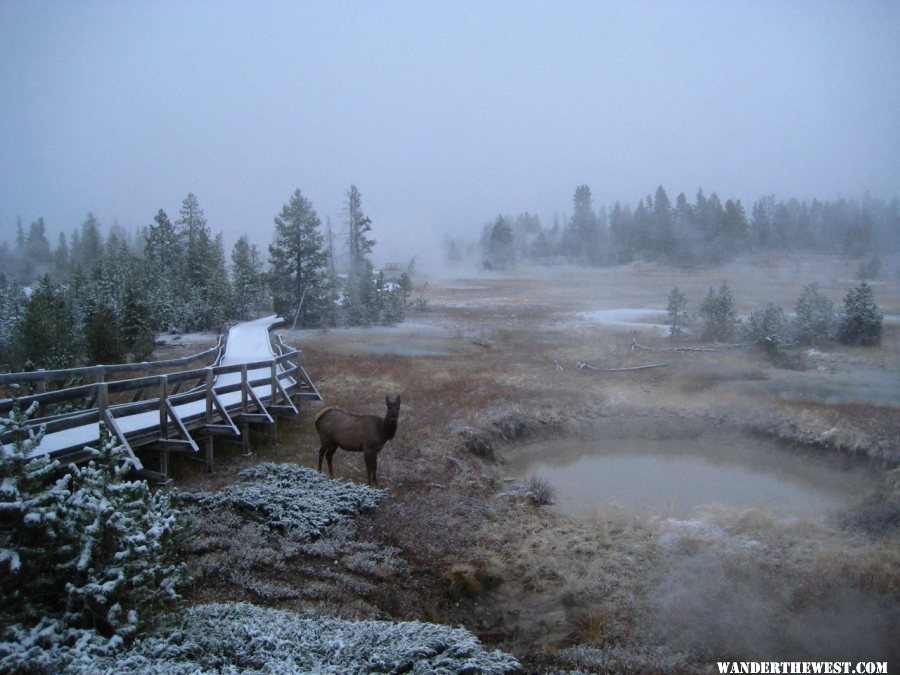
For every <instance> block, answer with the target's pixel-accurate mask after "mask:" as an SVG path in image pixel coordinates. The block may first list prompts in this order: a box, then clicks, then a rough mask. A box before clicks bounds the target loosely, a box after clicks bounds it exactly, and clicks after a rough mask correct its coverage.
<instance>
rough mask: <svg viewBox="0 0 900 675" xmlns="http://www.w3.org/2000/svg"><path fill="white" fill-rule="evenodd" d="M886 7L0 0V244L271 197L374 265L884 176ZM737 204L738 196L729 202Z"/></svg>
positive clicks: (882, 193) (226, 217)
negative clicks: (539, 230)
mask: <svg viewBox="0 0 900 675" xmlns="http://www.w3.org/2000/svg"><path fill="white" fill-rule="evenodd" d="M898 75H900V3H898V2H894V1H891V2H865V1H862V0H853V1H849V2H827V1H824V0H816V1H815V2H798V1H797V0H777V1H773V2H762V1H760V0H756V1H754V2H746V3H744V2H733V1H728V2H721V1H715V2H690V1H687V0H680V1H678V2H633V1H627V2H626V1H625V0H623V1H621V2H558V1H554V2H550V1H549V0H548V1H545V2H499V1H496V0H491V1H489V2H485V1H482V0H477V1H474V2H466V1H459V0H456V1H452V2H438V1H435V0H428V1H425V0H420V1H417V2H377V1H366V2H321V3H318V2H316V3H312V2H299V1H292V2H284V3H280V2H250V1H249V0H248V1H246V2H222V1H220V0H217V1H215V2H191V1H187V2H149V1H148V2H128V1H125V2H83V1H77V0H72V1H65V2H51V3H43V2H35V1H31V0H29V1H25V0H2V2H0V92H2V96H3V105H2V106H0V238H6V239H11V238H12V236H13V233H14V228H15V223H16V218H17V217H21V218H22V221H23V222H24V223H25V226H26V227H27V225H28V223H30V222H31V221H32V220H35V219H36V218H38V217H39V216H43V217H44V219H45V220H46V222H47V225H48V229H49V230H50V233H51V235H52V237H53V238H52V239H51V243H52V244H54V245H55V233H56V232H58V231H59V230H66V231H67V232H68V231H71V230H72V229H73V228H74V227H75V226H76V225H78V224H79V223H80V222H81V221H83V220H84V217H85V215H86V213H87V212H88V211H93V212H94V213H95V214H96V215H97V216H98V217H99V218H100V220H101V222H102V223H103V225H104V226H108V225H109V224H110V223H111V222H112V221H113V219H118V221H119V222H120V223H122V224H123V225H128V226H134V225H139V224H146V223H149V222H151V221H152V218H153V215H154V214H155V213H156V211H157V210H158V209H159V208H163V209H165V210H166V211H167V212H168V213H169V215H170V216H172V217H173V220H174V218H175V217H177V213H178V209H179V206H180V204H181V200H182V199H183V198H184V197H185V195H187V193H188V192H194V193H195V194H196V195H197V197H198V198H199V200H200V205H201V206H202V207H203V209H204V211H205V213H206V216H207V219H208V220H209V223H210V225H211V226H212V227H213V229H214V230H220V231H224V232H225V233H226V237H227V239H228V241H229V242H233V241H234V239H236V238H237V237H238V236H239V235H240V234H242V233H248V234H250V235H251V237H252V238H253V239H254V240H255V241H257V242H258V243H260V244H266V243H268V242H269V241H270V240H271V234H272V230H273V224H272V219H273V217H274V216H275V214H276V213H277V212H278V211H279V210H280V208H281V206H282V204H284V203H285V202H286V201H287V200H288V198H289V196H290V194H291V193H292V192H293V190H295V189H297V188H299V189H300V190H301V191H302V192H303V194H304V195H305V196H306V197H308V198H309V199H311V200H312V201H313V203H314V205H315V206H316V209H317V210H318V212H319V215H320V216H321V217H322V219H323V221H324V218H325V216H331V217H332V219H333V220H334V222H335V225H338V224H339V223H340V221H341V218H342V217H341V208H342V202H343V199H344V193H345V192H346V190H347V188H348V187H349V186H350V184H351V183H352V184H356V185H357V186H358V187H359V189H360V191H361V194H362V198H363V209H364V211H365V212H366V213H367V214H368V215H369V216H370V217H371V218H372V221H373V230H374V234H375V236H376V238H377V239H379V240H380V241H381V246H380V251H376V253H379V252H380V255H381V257H382V258H384V257H388V258H391V257H396V258H399V259H403V258H402V257H401V256H404V255H407V254H412V253H414V252H415V251H414V250H407V249H406V248H404V247H403V244H404V242H405V243H407V244H408V243H409V242H410V241H411V239H412V238H411V237H410V233H411V232H415V231H419V230H422V231H425V232H428V233H434V232H445V231H446V232H457V233H461V234H469V233H473V232H475V231H476V230H477V229H478V228H479V227H480V226H481V225H482V224H483V223H484V222H486V221H488V220H490V219H492V218H493V217H494V216H495V215H496V214H497V213H500V212H504V213H512V214H515V213H518V212H521V211H531V212H536V213H538V214H539V215H540V216H541V218H542V220H543V221H544V222H545V223H549V221H551V220H552V217H553V213H554V212H555V211H558V212H560V213H562V212H564V211H571V203H572V195H573V193H574V190H575V187H576V186H577V185H579V184H582V183H587V184H588V185H590V187H591V189H592V191H593V194H594V199H595V205H598V206H600V205H608V206H611V205H612V204H613V203H614V202H615V201H616V200H621V201H623V202H626V203H630V204H636V203H637V200H638V199H640V198H641V197H642V196H644V195H646V194H648V193H651V192H653V191H654V190H655V189H656V186H657V185H660V184H662V185H663V186H664V187H665V188H666V189H667V191H668V192H669V196H670V198H672V200H673V201H674V198H675V196H676V195H677V194H678V193H679V192H681V191H684V192H685V193H686V194H688V196H689V197H691V199H693V196H694V194H695V193H696V190H697V188H698V187H703V188H704V190H706V192H707V193H709V192H712V191H716V192H718V193H719V195H720V196H722V197H723V199H724V198H726V197H737V198H740V199H743V200H744V201H745V202H748V203H749V202H752V201H753V200H755V199H757V198H758V197H760V196H762V195H766V194H775V195H776V196H778V197H791V196H796V197H798V198H801V199H802V198H812V197H819V198H825V199H833V198H835V197H838V196H844V197H858V196H860V195H862V193H863V192H865V191H867V190H868V191H870V192H871V193H872V194H873V195H874V196H879V197H886V198H893V197H895V196H898V187H900V81H898V80H900V77H898ZM748 210H749V208H748Z"/></svg>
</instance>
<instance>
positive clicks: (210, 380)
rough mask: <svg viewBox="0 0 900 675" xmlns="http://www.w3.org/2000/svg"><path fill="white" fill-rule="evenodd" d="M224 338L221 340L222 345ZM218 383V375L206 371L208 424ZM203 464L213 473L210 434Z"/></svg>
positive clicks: (206, 442)
mask: <svg viewBox="0 0 900 675" xmlns="http://www.w3.org/2000/svg"><path fill="white" fill-rule="evenodd" d="M221 341H222V338H221V337H220V338H219V342H220V343H221ZM215 382H216V374H215V372H214V371H213V369H212V367H211V366H210V367H209V368H207V369H206V423H207V424H212V421H213V385H214V384H215ZM203 463H204V464H205V465H206V473H212V472H213V436H212V434H209V436H207V437H206V440H205V441H204V443H203Z"/></svg>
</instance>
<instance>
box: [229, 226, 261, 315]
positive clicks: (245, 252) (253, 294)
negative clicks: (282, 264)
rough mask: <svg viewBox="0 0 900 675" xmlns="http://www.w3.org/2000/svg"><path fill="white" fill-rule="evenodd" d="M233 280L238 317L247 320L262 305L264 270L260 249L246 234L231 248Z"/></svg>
mask: <svg viewBox="0 0 900 675" xmlns="http://www.w3.org/2000/svg"><path fill="white" fill-rule="evenodd" d="M231 280H232V286H233V289H234V310H235V312H236V314H237V318H239V319H241V320H247V319H248V318H250V315H251V313H252V312H253V311H255V310H256V309H257V308H259V307H260V302H261V299H262V296H263V271H262V266H261V263H260V259H259V251H258V250H257V248H256V245H255V244H251V243H250V241H249V240H248V239H247V237H246V236H242V237H241V238H240V239H238V240H237V243H236V244H235V245H234V248H233V249H232V250H231Z"/></svg>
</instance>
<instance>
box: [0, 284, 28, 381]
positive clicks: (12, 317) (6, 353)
mask: <svg viewBox="0 0 900 675" xmlns="http://www.w3.org/2000/svg"><path fill="white" fill-rule="evenodd" d="M27 305H28V299H27V298H26V297H25V292H24V291H23V290H22V287H21V286H19V285H18V284H16V283H15V282H14V281H11V280H9V279H7V277H6V275H5V274H3V273H2V272H0V370H2V368H3V367H4V366H5V367H6V368H7V370H12V368H11V365H12V361H13V359H14V358H15V354H16V348H17V343H16V337H17V335H18V330H19V323H20V322H21V321H22V317H23V315H24V314H25V307H26V306H27Z"/></svg>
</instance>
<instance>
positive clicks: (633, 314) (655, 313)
mask: <svg viewBox="0 0 900 675" xmlns="http://www.w3.org/2000/svg"><path fill="white" fill-rule="evenodd" d="M666 316H667V313H666V311H665V310H664V309H648V308H641V309H638V308H619V309H595V310H592V311H590V312H579V313H578V314H577V315H576V319H578V320H579V321H583V322H588V323H597V324H601V325H603V326H610V327H612V328H622V329H625V330H652V331H655V332H659V333H661V334H663V335H668V333H669V327H668V326H666V325H663V324H661V323H660V321H661V320H664V319H665V317H666Z"/></svg>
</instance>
